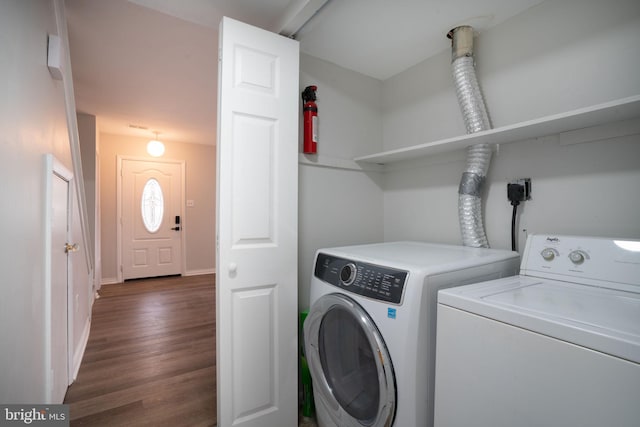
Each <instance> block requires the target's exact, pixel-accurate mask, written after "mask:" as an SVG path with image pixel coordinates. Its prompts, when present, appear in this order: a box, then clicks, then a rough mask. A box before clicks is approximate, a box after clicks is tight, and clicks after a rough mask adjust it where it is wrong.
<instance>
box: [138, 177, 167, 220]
mask: <svg viewBox="0 0 640 427" xmlns="http://www.w3.org/2000/svg"><path fill="white" fill-rule="evenodd" d="M140 211H141V214H142V222H143V223H144V226H145V228H146V229H147V231H148V232H149V233H155V232H156V231H158V230H159V229H160V225H161V224H162V218H163V216H164V195H163V194H162V187H160V183H159V182H158V180H157V179H155V178H150V179H149V180H148V181H147V183H146V184H145V185H144V188H143V189H142V200H141V209H140Z"/></svg>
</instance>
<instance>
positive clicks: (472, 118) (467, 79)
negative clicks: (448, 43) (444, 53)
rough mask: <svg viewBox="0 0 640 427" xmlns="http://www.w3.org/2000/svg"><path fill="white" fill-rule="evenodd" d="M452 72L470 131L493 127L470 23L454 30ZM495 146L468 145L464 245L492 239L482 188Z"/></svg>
mask: <svg viewBox="0 0 640 427" xmlns="http://www.w3.org/2000/svg"><path fill="white" fill-rule="evenodd" d="M448 37H449V38H451V40H452V61H453V62H452V72H453V80H454V85H455V89H456V96H457V97H458V104H459V105H460V109H461V111H462V116H463V119H464V123H465V126H466V128H467V133H475V132H480V131H483V130H487V129H491V123H490V122H489V116H488V114H487V110H486V107H485V104H484V99H483V98H482V93H481V91H480V85H479V84H478V79H477V78H476V72H475V67H474V63H473V29H472V28H471V27H468V26H463V27H457V28H454V29H453V30H451V31H450V32H449V34H448ZM491 153H492V149H491V146H490V145H489V144H476V145H473V146H470V147H469V148H467V167H466V169H465V171H464V172H463V174H462V178H461V180H460V186H459V188H458V220H459V222H460V232H461V234H462V244H463V245H464V246H472V247H476V248H488V247H489V242H488V241H487V235H486V233H485V231H484V223H483V220H482V188H483V185H484V181H485V178H486V176H487V171H488V169H489V163H490V161H491Z"/></svg>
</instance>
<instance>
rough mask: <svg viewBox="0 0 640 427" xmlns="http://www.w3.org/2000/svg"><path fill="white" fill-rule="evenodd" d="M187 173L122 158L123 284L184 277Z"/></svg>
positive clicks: (177, 165)
mask: <svg viewBox="0 0 640 427" xmlns="http://www.w3.org/2000/svg"><path fill="white" fill-rule="evenodd" d="M182 169H183V165H182V163H175V162H157V161H145V160H131V159H121V178H122V179H121V186H120V188H121V190H120V194H121V200H120V210H121V218H122V224H121V230H122V231H121V235H122V239H121V242H122V244H121V248H122V249H121V254H122V257H121V260H122V262H121V265H122V279H123V280H127V279H137V278H143V277H157V276H169V275H175V274H181V273H182V236H181V234H182V227H183V224H182V221H181V217H182V212H181V207H182V176H183V173H182V172H183V170H182Z"/></svg>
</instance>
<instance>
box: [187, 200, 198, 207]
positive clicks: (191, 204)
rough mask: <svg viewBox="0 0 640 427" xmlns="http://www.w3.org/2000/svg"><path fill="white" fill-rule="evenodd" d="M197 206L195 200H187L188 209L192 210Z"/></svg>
mask: <svg viewBox="0 0 640 427" xmlns="http://www.w3.org/2000/svg"><path fill="white" fill-rule="evenodd" d="M195 205H196V203H195V202H194V201H193V200H187V207H188V208H192V207H194V206H195Z"/></svg>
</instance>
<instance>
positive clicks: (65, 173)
mask: <svg viewBox="0 0 640 427" xmlns="http://www.w3.org/2000/svg"><path fill="white" fill-rule="evenodd" d="M44 160H45V198H44V210H45V214H44V221H45V223H44V247H45V250H44V293H43V294H44V329H45V332H44V339H45V343H44V344H45V399H46V401H47V402H51V403H62V402H52V401H51V400H52V398H53V397H52V393H53V390H52V387H53V378H52V374H51V371H52V369H53V367H52V366H51V365H52V359H53V357H52V354H51V340H52V337H51V326H52V325H51V313H52V296H51V286H52V283H53V277H52V270H51V269H52V267H53V257H52V253H51V245H52V241H53V227H52V225H53V213H52V210H51V206H52V203H53V179H54V178H53V177H54V175H57V176H58V177H60V178H61V179H63V180H64V181H66V182H67V184H68V185H69V187H68V191H67V239H66V240H67V242H69V241H70V237H71V219H72V207H73V204H72V201H71V197H73V196H72V187H73V185H74V184H75V183H74V180H73V172H71V171H70V170H69V169H67V168H66V167H65V166H64V165H63V164H62V163H61V162H60V161H59V160H58V159H56V158H55V156H54V155H53V154H45V156H44ZM69 267H70V266H69V259H68V257H67V313H66V319H67V386H69V385H70V384H71V383H72V382H73V353H74V352H73V310H71V309H70V307H73V286H69V284H70V283H73V282H72V277H71V273H72V271H71V270H72V269H71V268H69Z"/></svg>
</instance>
